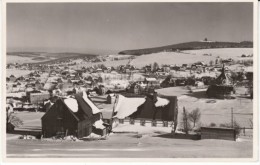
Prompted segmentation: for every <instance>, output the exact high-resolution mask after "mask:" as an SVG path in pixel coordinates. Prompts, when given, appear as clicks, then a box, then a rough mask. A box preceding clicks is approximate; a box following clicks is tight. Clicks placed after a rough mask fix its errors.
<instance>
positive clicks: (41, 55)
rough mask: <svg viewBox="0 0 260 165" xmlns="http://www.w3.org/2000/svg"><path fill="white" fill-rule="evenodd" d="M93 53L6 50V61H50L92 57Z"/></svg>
mask: <svg viewBox="0 0 260 165" xmlns="http://www.w3.org/2000/svg"><path fill="white" fill-rule="evenodd" d="M94 57H96V55H94V54H84V53H67V52H65V53H46V52H7V62H18V63H50V62H57V61H64V60H70V59H76V58H94Z"/></svg>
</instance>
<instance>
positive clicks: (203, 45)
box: [118, 41, 253, 56]
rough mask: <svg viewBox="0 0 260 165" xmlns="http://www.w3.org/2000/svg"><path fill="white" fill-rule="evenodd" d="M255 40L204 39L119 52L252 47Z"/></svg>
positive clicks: (133, 52)
mask: <svg viewBox="0 0 260 165" xmlns="http://www.w3.org/2000/svg"><path fill="white" fill-rule="evenodd" d="M252 47H253V42H250V41H243V42H203V41H193V42H185V43H180V44H174V45H168V46H162V47H155V48H146V49H135V50H124V51H121V52H119V53H118V54H128V55H137V56H139V55H143V54H151V53H158V52H164V51H166V52H173V51H178V50H194V49H213V48H252Z"/></svg>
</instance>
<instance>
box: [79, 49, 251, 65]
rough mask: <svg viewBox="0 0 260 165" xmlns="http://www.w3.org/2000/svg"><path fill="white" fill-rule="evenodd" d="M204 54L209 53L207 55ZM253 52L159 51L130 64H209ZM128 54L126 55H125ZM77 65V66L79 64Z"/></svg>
mask: <svg viewBox="0 0 260 165" xmlns="http://www.w3.org/2000/svg"><path fill="white" fill-rule="evenodd" d="M204 54H211V56H207V55H204ZM242 54H245V55H251V54H253V48H219V49H200V50H186V51H183V52H160V53H152V54H146V55H141V56H135V59H133V60H132V61H131V65H134V66H136V67H142V66H145V65H147V64H152V63H154V62H157V63H158V64H159V65H162V64H169V65H170V64H173V65H175V64H176V65H181V64H192V63H194V62H198V61H203V62H205V63H206V64H209V62H210V61H211V60H213V61H215V60H216V58H217V57H220V58H222V59H228V58H232V59H234V60H250V59H251V60H252V59H253V57H246V58H241V55H242ZM127 56H128V55H127ZM128 62H129V60H118V61H104V62H97V63H88V62H86V63H82V64H81V65H82V66H93V65H98V64H104V65H106V66H118V65H126V64H127V63H128ZM81 65H77V67H79V66H81Z"/></svg>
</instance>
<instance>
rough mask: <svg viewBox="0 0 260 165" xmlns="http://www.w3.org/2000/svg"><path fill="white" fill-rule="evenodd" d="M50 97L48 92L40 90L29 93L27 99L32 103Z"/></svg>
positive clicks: (41, 101)
mask: <svg viewBox="0 0 260 165" xmlns="http://www.w3.org/2000/svg"><path fill="white" fill-rule="evenodd" d="M49 98H50V93H49V92H40V93H30V94H29V99H30V103H32V104H40V103H43V102H44V101H45V100H46V99H49Z"/></svg>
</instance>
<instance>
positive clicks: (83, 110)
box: [42, 92, 105, 138]
mask: <svg viewBox="0 0 260 165" xmlns="http://www.w3.org/2000/svg"><path fill="white" fill-rule="evenodd" d="M101 116H102V115H101V111H100V110H99V109H98V108H97V107H96V106H95V104H94V103H93V102H92V101H91V99H90V98H89V97H88V96H87V94H86V92H82V93H78V94H76V95H74V96H71V97H69V98H59V99H58V100H57V101H56V102H55V104H54V105H53V106H51V108H50V109H49V110H48V111H47V112H46V114H45V115H44V116H43V117H42V133H43V136H44V137H46V138H48V137H53V136H57V135H60V134H61V135H63V136H68V135H73V136H76V137H77V138H83V137H86V136H89V135H90V134H91V133H92V128H93V127H95V130H97V129H102V130H103V129H105V127H104V126H102V124H101V125H100V123H103V122H102V120H101ZM96 123H98V125H99V126H98V127H97V125H96Z"/></svg>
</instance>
